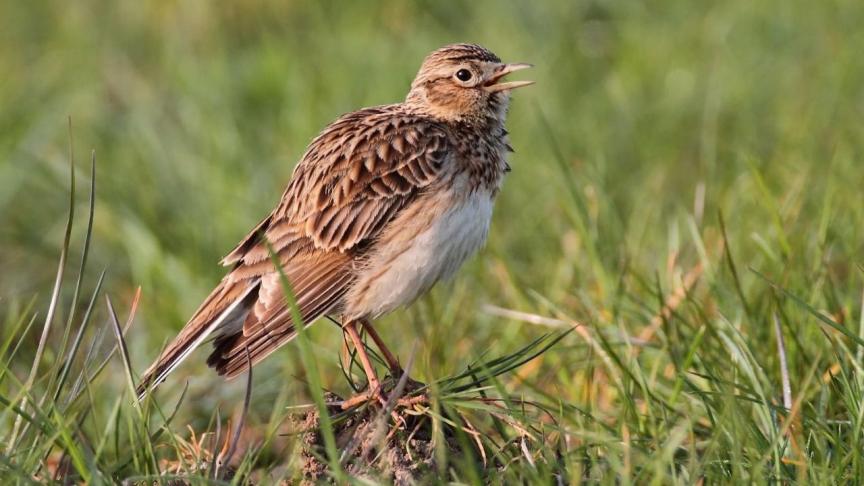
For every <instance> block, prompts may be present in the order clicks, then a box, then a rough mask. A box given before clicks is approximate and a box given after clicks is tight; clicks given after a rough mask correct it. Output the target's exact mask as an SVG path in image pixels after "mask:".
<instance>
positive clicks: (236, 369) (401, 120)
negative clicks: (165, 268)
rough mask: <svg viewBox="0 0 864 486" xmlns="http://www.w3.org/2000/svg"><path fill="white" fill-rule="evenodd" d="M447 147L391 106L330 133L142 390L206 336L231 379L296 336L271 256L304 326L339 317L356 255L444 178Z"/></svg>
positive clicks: (353, 117)
mask: <svg viewBox="0 0 864 486" xmlns="http://www.w3.org/2000/svg"><path fill="white" fill-rule="evenodd" d="M447 144H448V137H447V133H446V131H445V128H443V127H441V126H439V125H437V124H435V123H433V122H429V121H427V120H424V119H422V118H419V117H411V116H406V115H399V114H394V113H393V109H392V108H390V107H380V108H370V109H366V110H362V111H359V112H354V113H351V114H348V115H345V116H343V117H342V118H340V119H339V120H337V121H336V122H334V123H333V124H331V125H330V126H329V127H327V129H325V130H324V131H323V132H322V133H321V134H320V135H319V136H318V137H317V138H316V139H315V140H313V142H312V143H311V144H310V146H309V148H308V150H307V151H306V153H305V155H304V156H303V159H302V160H301V161H300V163H299V164H298V166H297V168H296V169H295V171H294V175H293V176H292V178H291V182H290V183H289V185H288V187H287V189H286V190H285V193H284V194H283V196H282V200H281V201H280V203H279V205H278V206H277V207H276V209H275V210H274V211H273V212H272V213H271V214H270V215H269V216H268V217H267V218H265V219H264V220H263V221H262V222H261V223H259V224H258V226H257V227H256V228H255V229H254V230H253V231H252V232H251V233H250V234H249V235H248V236H247V237H246V238H244V239H243V240H242V241H241V242H240V244H239V245H238V246H237V247H236V248H235V249H234V250H233V251H232V252H231V253H229V254H228V255H227V256H226V257H225V258H224V259H223V261H222V262H223V264H224V265H232V266H233V268H232V270H231V272H230V273H228V275H226V276H225V278H224V279H223V281H222V283H220V285H219V286H218V287H217V288H216V289H215V290H214V291H213V293H212V294H211V295H210V296H209V297H208V298H207V299H206V300H205V301H204V303H203V304H202V306H201V308H199V309H198V311H197V312H196V313H195V315H194V316H193V317H192V319H190V321H189V323H188V324H187V325H186V327H185V328H184V329H183V330H182V331H181V332H180V334H179V335H178V336H177V338H176V339H175V340H174V341H173V342H172V343H171V344H169V346H168V347H167V348H166V350H165V351H164V352H163V353H162V356H161V357H160V358H159V360H157V361H156V363H154V364H153V365H152V366H151V367H150V369H149V370H148V371H147V372H145V375H144V379H143V380H142V385H141V387H139V392H140V391H142V390H145V391H146V389H148V388H152V386H155V385H156V384H158V383H159V382H160V381H161V380H162V379H164V377H165V376H166V375H167V373H168V372H170V371H171V370H172V369H174V367H176V365H177V364H179V362H180V361H181V360H182V359H183V358H185V357H186V356H187V355H188V354H189V352H191V350H192V349H193V348H194V347H197V346H198V345H200V344H201V342H203V340H204V338H206V337H208V336H216V340H215V343H214V345H215V349H214V351H213V353H212V354H211V356H210V358H209V359H208V363H209V364H210V365H211V366H213V367H214V368H216V370H217V372H219V374H221V375H227V376H229V377H232V376H236V375H237V374H239V373H242V372H243V371H244V370H245V369H246V368H247V354H246V353H247V350H248V353H249V354H248V357H249V358H251V362H252V363H253V364H254V363H257V362H258V361H260V360H262V359H264V358H265V357H266V356H267V355H269V354H270V353H271V352H272V351H274V350H275V349H276V348H278V347H279V346H281V345H282V344H284V343H285V342H286V341H288V340H289V339H290V338H291V337H293V336H294V323H293V322H292V319H291V309H290V308H289V306H288V304H287V302H286V299H285V296H284V293H283V289H282V286H281V283H280V279H279V274H278V272H276V270H275V269H274V267H273V265H272V261H271V257H270V251H271V249H272V251H273V252H274V253H275V254H276V256H277V258H278V259H279V261H280V262H281V266H282V271H283V272H284V274H285V276H286V277H287V279H288V281H289V283H290V286H291V289H292V292H293V293H294V297H295V299H296V301H297V306H298V310H299V311H300V315H301V317H302V318H303V321H304V322H307V323H309V322H312V321H313V320H315V319H317V318H318V317H320V316H321V315H324V314H327V313H334V312H336V311H338V310H339V309H338V307H339V305H340V304H341V301H342V297H343V296H344V295H345V293H346V292H347V290H348V289H349V288H350V285H351V283H352V281H353V278H354V274H353V270H354V268H353V263H354V260H355V258H356V257H358V256H359V255H361V254H362V253H363V251H364V250H365V249H366V248H367V247H368V246H369V244H370V243H371V242H373V241H374V240H375V238H376V237H377V236H378V235H379V234H380V232H381V230H382V229H383V228H384V227H385V226H386V225H387V223H388V222H389V221H391V220H392V219H393V216H394V215H395V214H396V213H398V212H399V211H400V210H401V209H402V208H404V207H405V206H406V205H407V204H408V203H409V202H410V201H411V200H412V199H413V198H414V197H415V196H416V195H417V194H418V193H419V192H420V191H422V190H423V189H424V188H425V187H426V186H428V185H429V184H431V183H432V182H434V181H435V180H436V179H437V178H438V176H439V175H440V173H441V170H442V169H443V167H444V166H445V163H446V160H447V157H448V154H449V153H450V151H449V150H448V148H449V147H448V146H447ZM268 245H269V246H268ZM240 312H242V315H241V314H239V313H240ZM239 317H242V319H239Z"/></svg>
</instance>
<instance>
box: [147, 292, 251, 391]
mask: <svg viewBox="0 0 864 486" xmlns="http://www.w3.org/2000/svg"><path fill="white" fill-rule="evenodd" d="M257 288H258V282H257V281H255V282H244V283H242V284H241V283H229V282H227V281H223V282H222V284H220V285H219V287H217V288H216V289H214V291H213V292H212V293H211V294H210V296H209V297H208V298H207V299H206V300H205V301H204V303H203V304H201V307H200V308H199V309H198V311H196V312H195V315H194V316H193V317H192V319H190V320H189V322H188V323H187V324H186V326H185V327H184V328H183V330H182V331H180V334H178V335H177V337H176V338H175V339H174V340H173V341H172V342H171V343H170V344H169V345H168V346H167V347H166V348H165V350H164V351H162V354H161V355H160V356H159V358H158V359H157V360H156V361H155V362H154V363H153V364H152V365H150V367H149V368H148V369H147V371H145V372H144V376H143V377H142V378H141V381H140V383H139V385H138V386H137V388H136V390H135V391H136V393H137V395H138V400H143V399H144V398H145V397H146V396H147V394H148V393H150V391H152V390H153V389H154V388H156V387H157V386H158V385H159V384H160V383H162V382H163V381H164V380H165V378H166V377H167V376H168V375H169V374H170V373H171V372H172V371H174V369H175V368H177V366H179V365H180V363H182V362H183V360H184V359H186V357H187V356H189V354H190V353H192V351H194V350H195V349H196V348H197V347H198V346H200V345H201V344H202V343H203V342H204V341H206V340H207V338H208V337H210V336H211V335H213V333H214V332H216V333H217V335H218V334H222V333H223V332H226V330H228V329H231V328H233V327H236V325H241V326H242V323H243V320H244V319H245V318H246V314H248V313H249V309H250V307H251V306H252V304H253V303H254V300H255V299H254V298H250V296H252V297H254V295H255V292H254V291H255V290H256V289H257Z"/></svg>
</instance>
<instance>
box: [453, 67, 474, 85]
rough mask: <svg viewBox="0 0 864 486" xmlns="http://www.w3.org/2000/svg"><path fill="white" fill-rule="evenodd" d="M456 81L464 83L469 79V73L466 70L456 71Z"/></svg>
mask: <svg viewBox="0 0 864 486" xmlns="http://www.w3.org/2000/svg"><path fill="white" fill-rule="evenodd" d="M456 79H458V80H459V81H462V82H465V81H468V80H469V79H471V71H469V70H467V69H460V70H458V71H456Z"/></svg>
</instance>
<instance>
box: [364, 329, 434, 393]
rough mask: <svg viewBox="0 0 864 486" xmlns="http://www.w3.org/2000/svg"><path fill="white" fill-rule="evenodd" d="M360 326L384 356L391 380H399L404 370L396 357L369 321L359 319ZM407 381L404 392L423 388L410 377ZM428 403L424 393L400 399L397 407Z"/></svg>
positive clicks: (422, 385)
mask: <svg viewBox="0 0 864 486" xmlns="http://www.w3.org/2000/svg"><path fill="white" fill-rule="evenodd" d="M360 325H362V326H363V328H364V329H366V332H368V333H369V336H370V337H371V338H372V340H373V341H375V345H376V346H378V349H379V350H381V354H383V355H384V361H386V362H387V366H388V367H390V376H391V377H393V380H395V381H399V378H400V377H401V376H402V373H404V372H405V370H403V369H402V366H401V365H400V364H399V359H398V358H396V356H395V355H394V354H393V353H392V352H391V351H390V350H389V349H387V345H386V344H384V340H383V339H381V336H379V335H378V332H377V331H375V328H374V327H372V322H371V321H369V320H368V319H361V320H360ZM407 380H408V382H407V388H406V391H407V390H416V389H418V388H422V387H424V386H425V385H424V384H423V383H420V382H419V381H416V380H412V379H411V377H410V376H409V377H408V378H407ZM428 401H429V400H428V397H427V396H426V394H425V393H424V394H422V395H418V396H413V397H405V398H400V399H399V401H398V402H397V403H398V404H399V405H403V406H411V405H412V404H413V403H420V402H428Z"/></svg>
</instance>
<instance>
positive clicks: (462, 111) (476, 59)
mask: <svg viewBox="0 0 864 486" xmlns="http://www.w3.org/2000/svg"><path fill="white" fill-rule="evenodd" d="M529 67H531V65H530V64H521V63H519V64H506V63H502V62H501V59H499V58H498V56H496V55H495V54H493V53H492V52H491V51H489V50H488V49H485V48H483V47H480V46H478V45H475V44H451V45H449V46H444V47H442V48H440V49H438V50H436V51H433V52H432V53H431V54H429V55H428V56H426V59H424V60H423V65H422V66H420V71H419V72H418V73H417V77H416V78H414V82H413V83H411V91H410V92H409V93H408V97H407V98H406V100H405V101H406V103H408V104H409V105H412V106H414V107H416V108H419V109H421V110H423V111H425V112H427V113H429V114H430V115H433V116H435V117H436V118H440V119H443V120H448V121H469V122H472V121H476V122H482V121H486V120H490V119H491V120H497V121H499V122H503V121H504V117H505V115H506V114H507V105H508V104H509V101H510V91H511V90H514V89H516V88H521V87H522V86H528V85H529V84H533V83H534V82H533V81H510V82H503V78H504V77H505V76H506V75H508V74H510V73H512V72H514V71H519V70H521V69H526V68H529Z"/></svg>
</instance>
